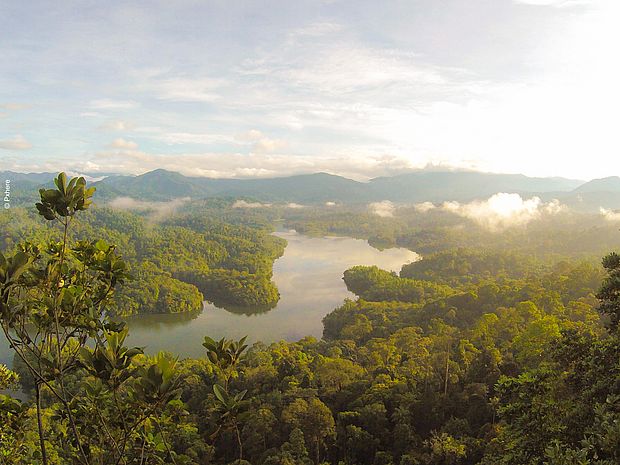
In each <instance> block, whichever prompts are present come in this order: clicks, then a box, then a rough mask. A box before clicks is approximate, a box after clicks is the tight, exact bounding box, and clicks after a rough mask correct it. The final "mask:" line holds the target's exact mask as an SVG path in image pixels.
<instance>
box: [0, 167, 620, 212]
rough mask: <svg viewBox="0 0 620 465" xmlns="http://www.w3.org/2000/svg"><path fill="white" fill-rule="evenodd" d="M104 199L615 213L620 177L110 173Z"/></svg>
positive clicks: (34, 178) (102, 184)
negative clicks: (506, 198)
mask: <svg viewBox="0 0 620 465" xmlns="http://www.w3.org/2000/svg"><path fill="white" fill-rule="evenodd" d="M0 177H2V178H4V179H11V181H12V183H13V184H12V186H13V189H14V194H15V195H17V194H19V195H22V194H25V193H26V192H33V193H36V189H37V188H38V187H40V186H42V185H46V184H50V180H51V179H52V178H53V177H54V174H52V173H29V174H25V173H14V172H10V171H5V172H0ZM93 185H95V186H96V187H97V196H98V197H99V199H102V200H109V199H112V198H115V197H119V196H124V197H133V198H136V199H140V200H153V201H165V200H170V199H173V198H180V197H190V198H192V199H200V198H207V197H236V198H247V199H253V200H258V201H263V202H297V203H305V204H318V203H324V202H328V201H331V202H342V203H366V202H374V201H382V200H390V201H393V202H406V203H417V202H426V201H430V202H443V201H449V200H456V201H460V202H468V201H471V200H474V199H484V198H488V197H489V196H491V195H493V194H495V193H497V192H509V193H518V194H520V195H522V196H523V197H530V196H533V195H537V196H539V197H541V198H543V199H544V200H549V199H552V198H557V199H559V200H561V201H562V202H563V203H565V204H568V205H570V206H573V207H576V208H578V209H582V210H591V209H598V208H600V207H604V208H611V209H617V208H620V177H617V176H613V177H608V178H603V179H595V180H592V181H589V182H584V181H579V180H574V179H566V178H560V177H548V178H536V177H528V176H524V175H521V174H493V173H481V172H473V171H434V170H419V171H414V172H410V173H404V174H399V175H396V176H390V177H378V178H374V179H371V180H369V181H367V182H361V181H354V180H352V179H347V178H345V177H342V176H337V175H332V174H327V173H315V174H304V175H296V176H287V177H278V178H268V179H213V178H204V177H191V176H184V175H182V174H180V173H177V172H172V171H167V170H163V169H157V170H154V171H150V172H148V173H144V174H142V175H139V176H128V175H110V176H107V177H105V178H104V179H102V180H99V181H95V182H94V183H93Z"/></svg>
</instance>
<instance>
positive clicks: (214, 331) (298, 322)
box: [128, 232, 418, 357]
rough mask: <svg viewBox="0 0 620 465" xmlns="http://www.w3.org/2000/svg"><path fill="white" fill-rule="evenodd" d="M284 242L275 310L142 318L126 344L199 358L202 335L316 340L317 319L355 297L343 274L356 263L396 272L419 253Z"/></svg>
mask: <svg viewBox="0 0 620 465" xmlns="http://www.w3.org/2000/svg"><path fill="white" fill-rule="evenodd" d="M277 235H278V236H280V237H283V238H285V239H286V240H287V241H288V246H287V247H286V250H285V252H284V255H283V256H282V257H281V258H280V259H278V260H277V261H276V262H275V264H274V275H273V276H274V280H275V282H276V284H277V286H278V289H279V291H280V301H279V302H278V304H277V306H276V307H275V308H273V309H272V310H271V309H268V308H256V307H255V308H239V307H237V308H230V307H227V308H220V307H217V306H215V305H213V304H210V303H205V305H204V310H203V311H202V313H200V314H198V315H192V316H191V317H187V316H186V315H140V316H137V317H133V318H131V319H129V320H128V324H129V329H130V331H129V334H130V337H129V339H130V340H129V341H128V342H129V343H130V344H133V345H139V346H146V347H147V351H149V352H154V351H157V350H168V351H170V352H174V353H177V354H179V355H180V356H183V357H186V356H199V355H202V346H201V344H202V339H203V337H204V336H206V335H207V336H211V337H213V338H220V337H223V336H226V337H228V338H239V337H242V336H245V335H248V336H249V339H250V340H252V341H257V340H261V341H264V342H270V341H274V340H280V339H286V340H297V339H300V338H302V337H304V336H307V335H312V336H315V337H318V338H320V337H321V334H322V332H323V325H322V322H321V320H322V319H323V317H324V316H325V315H326V314H327V313H329V312H330V311H331V310H333V309H334V308H336V307H337V306H339V305H340V304H341V303H342V301H343V300H344V299H345V298H347V297H353V295H352V294H351V293H349V292H348V291H347V289H346V287H345V285H344V283H343V281H342V273H343V272H344V270H346V269H347V268H350V267H352V266H354V265H377V266H379V267H380V268H384V269H388V270H393V271H399V270H400V268H401V266H402V265H403V264H404V263H407V262H410V261H412V260H415V259H416V258H417V257H418V256H417V254H415V253H413V252H411V251H409V250H406V249H385V250H383V251H379V250H377V249H374V248H372V247H370V246H369V245H368V244H367V243H366V242H365V241H363V240H359V239H351V238H345V237H331V238H310V237H307V236H303V235H299V234H296V233H294V232H279V233H277Z"/></svg>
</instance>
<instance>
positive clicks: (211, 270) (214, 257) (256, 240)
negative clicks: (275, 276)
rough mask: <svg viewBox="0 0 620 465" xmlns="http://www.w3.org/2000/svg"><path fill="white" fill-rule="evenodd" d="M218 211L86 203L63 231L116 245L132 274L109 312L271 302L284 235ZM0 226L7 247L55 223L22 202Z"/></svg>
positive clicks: (48, 232)
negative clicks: (161, 214)
mask: <svg viewBox="0 0 620 465" xmlns="http://www.w3.org/2000/svg"><path fill="white" fill-rule="evenodd" d="M225 204H226V203H225ZM228 204H230V202H228ZM198 207H201V208H198ZM221 211H222V206H221V205H220V204H219V203H218V202H211V203H210V204H204V203H201V204H196V205H193V206H192V207H191V208H188V209H187V210H185V211H181V212H179V214H178V215H175V216H174V217H172V216H170V217H167V218H162V219H160V220H158V221H154V218H153V209H152V208H151V209H148V208H147V209H146V210H144V211H141V212H131V211H123V210H118V209H112V208H106V207H105V206H102V207H93V208H91V209H89V210H88V211H87V212H84V213H83V215H81V217H80V221H79V222H76V224H74V225H73V226H72V228H71V229H70V231H69V237H70V238H77V237H98V238H100V239H103V240H106V241H108V242H109V243H113V244H115V245H116V247H118V248H119V250H122V251H123V257H124V259H125V261H126V262H127V264H128V265H129V268H130V272H131V274H132V276H133V278H134V279H132V280H131V281H130V282H127V283H126V284H125V285H124V286H119V290H118V292H117V293H116V295H115V302H114V305H112V306H109V307H108V311H109V312H110V313H113V314H115V315H119V316H127V315H132V314H135V313H139V312H141V313H177V312H186V311H198V310H200V309H201V308H202V301H203V300H205V299H207V300H209V301H212V302H215V303H217V304H218V305H220V306H226V305H237V306H248V305H265V306H272V305H275V303H276V302H277V301H278V298H279V295H278V290H277V288H276V287H275V284H274V283H273V282H272V281H271V270H272V265H273V262H274V260H275V259H277V258H278V257H279V256H281V255H282V253H283V251H284V247H285V245H286V241H284V240H283V239H280V238H278V237H275V236H273V235H271V234H270V233H271V232H272V226H271V225H270V224H269V223H266V222H265V221H264V218H263V219H262V221H259V220H258V219H256V220H252V218H251V217H246V218H244V219H243V220H241V219H240V218H239V217H234V216H231V215H227V216H223V215H221V214H220V212H221ZM198 212H199V213H198ZM170 213H172V212H170ZM0 228H1V230H2V235H1V236H0V249H1V250H7V251H14V250H16V249H17V248H18V245H19V244H20V242H21V241H23V240H24V239H27V240H29V241H31V242H34V243H39V242H41V241H43V240H45V239H49V238H50V237H51V238H54V239H56V240H58V239H60V231H58V229H55V228H53V227H48V226H44V225H41V224H40V221H39V220H38V218H37V215H36V212H32V211H31V210H29V209H27V208H24V207H21V208H12V209H10V210H8V211H6V212H4V214H3V215H2V216H0Z"/></svg>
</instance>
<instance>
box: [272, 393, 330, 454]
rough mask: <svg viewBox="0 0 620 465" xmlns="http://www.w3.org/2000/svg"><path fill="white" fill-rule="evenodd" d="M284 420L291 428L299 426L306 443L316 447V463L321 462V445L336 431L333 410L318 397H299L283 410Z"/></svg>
mask: <svg viewBox="0 0 620 465" xmlns="http://www.w3.org/2000/svg"><path fill="white" fill-rule="evenodd" d="M282 420H283V421H284V423H286V424H287V425H289V426H290V427H291V428H293V429H295V428H299V429H300V430H302V431H303V432H304V434H305V436H306V443H308V444H310V445H311V446H312V447H313V449H314V458H315V463H317V464H318V463H319V462H320V456H321V447H322V446H323V445H324V444H325V440H326V439H327V438H328V437H331V436H333V434H334V431H335V423H334V417H333V416H332V412H331V410H330V409H329V407H327V405H325V404H324V403H323V402H321V401H320V400H319V399H317V398H316V397H311V398H310V399H308V400H306V399H302V398H297V399H295V400H294V401H293V402H291V403H290V404H289V405H288V406H286V407H285V408H284V410H283V411H282Z"/></svg>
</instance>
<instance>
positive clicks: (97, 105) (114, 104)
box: [90, 98, 139, 110]
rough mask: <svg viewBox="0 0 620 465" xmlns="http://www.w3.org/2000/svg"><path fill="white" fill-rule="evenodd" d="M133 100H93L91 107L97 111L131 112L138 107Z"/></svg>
mask: <svg viewBox="0 0 620 465" xmlns="http://www.w3.org/2000/svg"><path fill="white" fill-rule="evenodd" d="M138 105H139V104H138V102H136V101H133V100H112V99H108V98H103V99H96V100H91V102H90V107H91V108H94V109H95V110H129V109H132V108H136V107H138Z"/></svg>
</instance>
